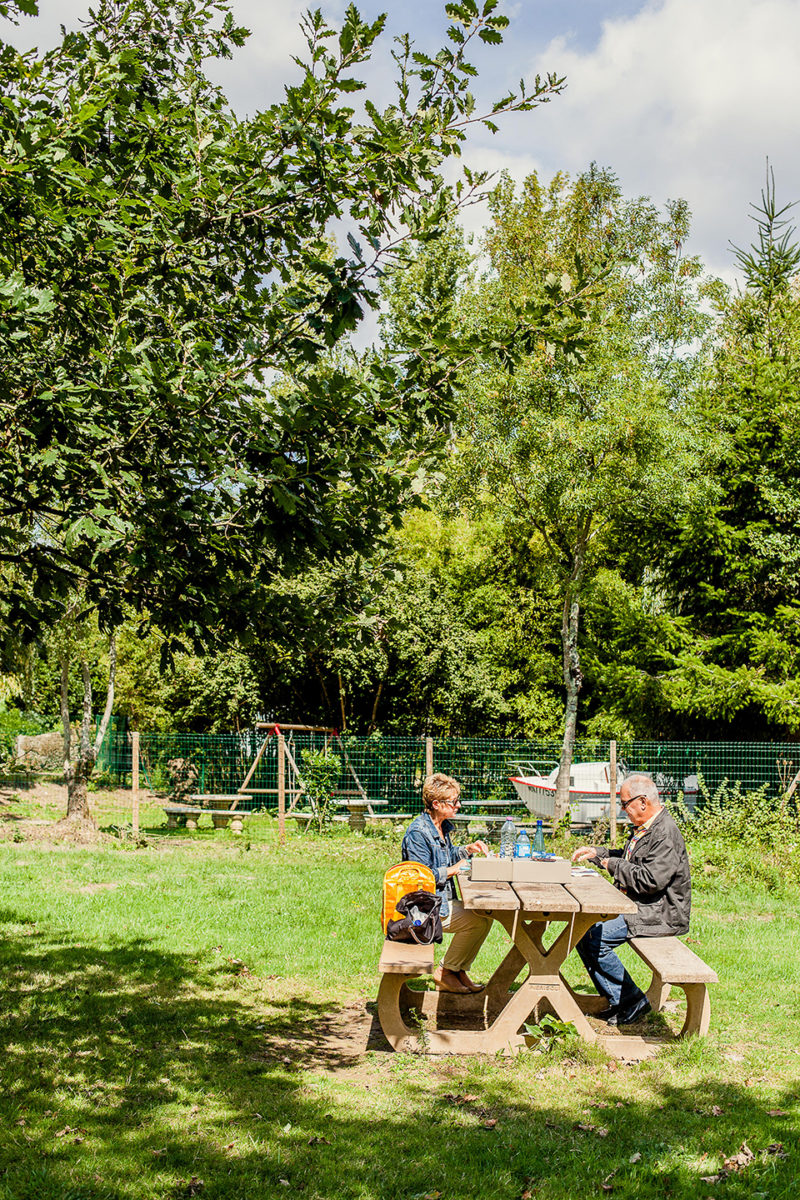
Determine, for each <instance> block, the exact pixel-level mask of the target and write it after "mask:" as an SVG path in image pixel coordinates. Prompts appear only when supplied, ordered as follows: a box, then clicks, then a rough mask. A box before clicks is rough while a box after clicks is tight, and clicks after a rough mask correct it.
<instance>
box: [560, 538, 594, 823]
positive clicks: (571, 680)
mask: <svg viewBox="0 0 800 1200" xmlns="http://www.w3.org/2000/svg"><path fill="white" fill-rule="evenodd" d="M590 528H591V518H588V519H587V520H586V522H585V523H584V526H583V529H582V530H581V532H580V534H579V536H578V539H577V542H576V545H575V550H574V553H573V558H572V571H571V572H570V577H569V581H568V583H567V589H566V594H565V596H564V608H563V611H562V614H561V651H562V656H563V658H562V662H563V671H564V689H565V692H566V703H565V706H564V741H563V743H562V746H561V758H560V760H559V764H558V778H557V780H556V794H555V809H554V813H553V824H554V825H555V824H556V823H557V822H559V821H563V820H564V818H565V817H566V816H567V814H568V812H569V777H570V774H571V771H572V757H573V754H574V751H575V733H576V731H577V727H578V697H579V696H580V691H581V688H582V687H583V673H582V672H581V657H580V650H579V648H578V634H579V632H580V615H581V607H580V600H579V597H580V587H581V583H582V581H583V569H584V565H585V563H586V549H587V546H588V544H589V531H590Z"/></svg>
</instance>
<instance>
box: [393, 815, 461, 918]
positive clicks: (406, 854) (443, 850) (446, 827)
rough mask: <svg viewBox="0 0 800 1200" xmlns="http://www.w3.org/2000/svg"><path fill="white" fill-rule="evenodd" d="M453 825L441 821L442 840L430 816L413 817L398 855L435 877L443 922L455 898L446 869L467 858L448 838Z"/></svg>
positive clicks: (450, 822) (451, 882) (459, 847)
mask: <svg viewBox="0 0 800 1200" xmlns="http://www.w3.org/2000/svg"><path fill="white" fill-rule="evenodd" d="M453 827H454V826H453V822H452V821H442V833H443V834H444V840H443V839H442V838H441V837H439V831H438V829H437V828H436V826H435V825H434V823H433V818H432V817H431V816H430V814H429V813H427V812H423V813H420V815H419V816H418V817H416V818H415V819H414V820H413V821H412V822H411V824H410V825H409V827H408V829H407V830H406V832H405V837H404V838H403V846H402V849H401V851H400V853H401V854H402V856H403V861H404V862H405V861H409V862H419V863H424V865H425V866H426V867H430V869H431V870H432V871H433V873H434V875H435V876H436V895H437V896H439V897H441V901H442V909H441V917H442V920H443V921H444V920H445V919H446V917H447V916H448V915H449V913H450V901H451V900H452V899H453V898H454V896H455V891H454V888H453V881H452V879H448V878H447V868H448V867H452V866H453V865H454V864H455V863H457V862H461V860H462V858H469V855H468V854H467V852H466V850H465V849H464V848H463V846H454V845H453V843H452V840H451V838H450V830H451V829H453Z"/></svg>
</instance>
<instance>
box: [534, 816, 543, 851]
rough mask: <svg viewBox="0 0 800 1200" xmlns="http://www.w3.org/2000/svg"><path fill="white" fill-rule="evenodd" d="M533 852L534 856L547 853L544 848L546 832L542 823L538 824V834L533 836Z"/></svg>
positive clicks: (538, 822)
mask: <svg viewBox="0 0 800 1200" xmlns="http://www.w3.org/2000/svg"><path fill="white" fill-rule="evenodd" d="M533 852H534V854H545V853H546V850H545V846H544V830H543V829H542V822H541V821H537V822H536V833H535V834H534V835H533Z"/></svg>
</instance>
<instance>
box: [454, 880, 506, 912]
mask: <svg viewBox="0 0 800 1200" xmlns="http://www.w3.org/2000/svg"><path fill="white" fill-rule="evenodd" d="M458 885H459V887H460V888H461V895H462V897H463V899H464V908H482V909H492V910H498V911H500V910H509V909H515V908H519V896H518V895H517V894H516V892H515V891H514V890H513V889H512V887H511V884H510V883H492V882H488V883H478V882H477V880H474V879H464V878H463V877H461V878H459V881H458Z"/></svg>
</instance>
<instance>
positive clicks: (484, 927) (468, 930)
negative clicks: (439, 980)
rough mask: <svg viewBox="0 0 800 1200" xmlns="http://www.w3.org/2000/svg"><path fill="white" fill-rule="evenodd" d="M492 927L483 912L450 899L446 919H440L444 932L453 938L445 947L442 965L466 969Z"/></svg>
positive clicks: (490, 920)
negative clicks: (450, 934)
mask: <svg viewBox="0 0 800 1200" xmlns="http://www.w3.org/2000/svg"><path fill="white" fill-rule="evenodd" d="M491 927H492V918H491V917H490V916H488V915H487V913H484V912H478V911H477V910H475V909H467V908H464V905H463V904H462V903H461V901H460V900H451V901H450V912H449V913H448V915H447V920H445V921H442V929H443V930H444V932H445V933H452V934H453V935H454V936H453V940H452V941H451V942H450V945H449V946H448V947H447V950H446V952H445V956H444V958H443V959H442V966H443V967H447V969H448V971H468V970H469V968H470V967H471V966H472V964H473V962H474V960H475V958H476V957H477V954H478V951H479V950H480V948H481V946H482V945H483V943H484V941H485V940H486V935H487V933H488V932H489V930H490V929H491Z"/></svg>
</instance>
